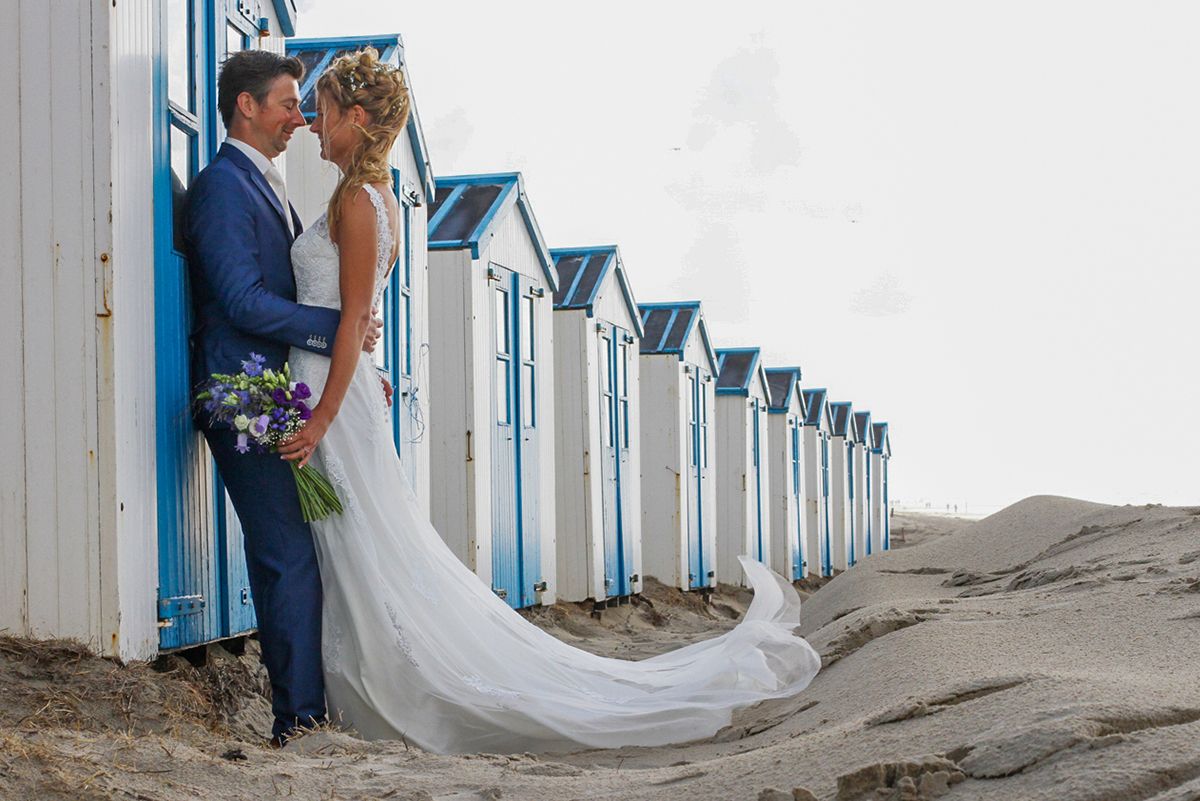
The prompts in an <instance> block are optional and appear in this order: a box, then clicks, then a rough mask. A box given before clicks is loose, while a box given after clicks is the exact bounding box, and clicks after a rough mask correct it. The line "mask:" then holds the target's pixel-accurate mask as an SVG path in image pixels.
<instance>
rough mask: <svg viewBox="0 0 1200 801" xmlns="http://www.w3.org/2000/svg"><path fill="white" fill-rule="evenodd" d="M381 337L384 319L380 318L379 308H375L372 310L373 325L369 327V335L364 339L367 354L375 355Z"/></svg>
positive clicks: (364, 348)
mask: <svg viewBox="0 0 1200 801" xmlns="http://www.w3.org/2000/svg"><path fill="white" fill-rule="evenodd" d="M381 336H383V318H382V317H380V316H379V307H378V306H374V307H372V308H371V324H370V325H368V326H367V335H366V336H365V337H363V348H362V349H363V350H364V351H365V352H367V353H374V352H375V346H376V345H377V344H379V337H381Z"/></svg>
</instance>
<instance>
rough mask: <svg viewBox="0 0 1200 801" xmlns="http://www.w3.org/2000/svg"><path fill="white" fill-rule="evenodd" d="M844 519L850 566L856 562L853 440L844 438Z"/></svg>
mask: <svg viewBox="0 0 1200 801" xmlns="http://www.w3.org/2000/svg"><path fill="white" fill-rule="evenodd" d="M846 499H847V503H846V517H847V518H848V519H849V521H850V558H849V560H848V564H850V565H851V566H853V565H854V563H855V562H857V561H858V554H857V553H855V546H854V535H855V530H854V440H852V439H850V438H849V437H847V438H846Z"/></svg>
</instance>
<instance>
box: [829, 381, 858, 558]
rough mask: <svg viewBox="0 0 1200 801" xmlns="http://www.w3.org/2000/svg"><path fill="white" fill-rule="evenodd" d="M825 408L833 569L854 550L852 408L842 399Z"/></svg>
mask: <svg viewBox="0 0 1200 801" xmlns="http://www.w3.org/2000/svg"><path fill="white" fill-rule="evenodd" d="M828 409H829V412H828V413H829V541H830V545H831V546H832V549H831V551H830V559H831V560H832V561H833V568H834V570H847V569H849V568H850V567H851V566H852V565H853V564H854V562H855V561H856V554H855V552H854V474H853V470H854V461H853V453H852V452H851V449H852V448H853V447H854V431H853V427H854V409H853V407H852V406H851V404H849V403H846V402H840V403H830V404H829V405H828Z"/></svg>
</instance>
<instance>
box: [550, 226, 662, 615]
mask: <svg viewBox="0 0 1200 801" xmlns="http://www.w3.org/2000/svg"><path fill="white" fill-rule="evenodd" d="M550 255H551V257H552V258H553V259H554V265H555V269H556V272H557V274H558V291H556V292H555V293H554V381H555V388H554V407H555V432H554V441H555V449H556V450H555V461H554V474H555V487H556V492H557V497H556V499H555V511H556V517H557V520H558V525H557V529H556V532H557V533H556V536H557V542H556V543H555V547H556V550H557V553H558V597H559V599H561V600H567V601H583V600H586V599H589V598H590V599H593V600H595V601H596V602H598V603H599V602H602V601H605V600H606V599H616V598H620V597H624V596H628V595H631V594H633V593H636V592H638V591H639V590H641V571H642V533H641V532H642V516H641V513H640V509H641V495H642V493H641V459H640V453H641V441H640V439H639V436H640V433H641V432H640V427H639V408H640V407H639V404H638V347H639V343H640V342H641V337H642V319H641V315H640V313H639V312H638V307H637V302H636V301H635V300H634V298H633V292H632V290H631V289H630V287H629V280H628V278H627V276H626V274H625V265H624V262H622V260H621V253H620V251H619V250H618V249H617V247H616V246H615V245H610V246H606V247H591V248H566V249H561V250H559V249H556V250H551V251H550Z"/></svg>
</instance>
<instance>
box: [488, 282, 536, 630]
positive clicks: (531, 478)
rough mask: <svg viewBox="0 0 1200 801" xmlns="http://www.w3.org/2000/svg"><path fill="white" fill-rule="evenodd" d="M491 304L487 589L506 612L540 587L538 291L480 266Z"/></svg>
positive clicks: (526, 601)
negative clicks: (489, 569)
mask: <svg viewBox="0 0 1200 801" xmlns="http://www.w3.org/2000/svg"><path fill="white" fill-rule="evenodd" d="M488 276H489V285H491V284H492V283H493V282H494V283H495V286H494V287H493V288H492V289H491V292H493V293H494V295H493V302H492V309H493V313H492V332H493V334H492V336H493V339H492V341H493V350H494V352H495V358H494V359H493V360H492V366H493V369H492V381H491V385H492V394H493V398H494V403H493V405H492V408H493V422H494V425H493V436H492V590H493V591H494V592H495V593H496V594H497V595H499V596H500V597H501V598H503V599H504V600H505V601H506V602H507V603H508V605H509V606H511V607H513V608H517V609H519V608H522V607H526V606H532V605H533V604H535V603H537V591H538V590H539V589H540V588H542V587H543V586H544V585H543V584H542V578H541V548H540V541H539V533H538V532H539V529H538V518H539V515H540V504H539V500H540V499H539V498H538V496H537V493H538V488H539V475H540V474H539V465H538V459H537V446H538V438H537V432H538V428H539V426H540V424H541V421H539V420H538V419H537V415H536V408H537V404H536V401H537V392H538V388H537V363H538V360H539V359H540V358H541V354H540V353H538V352H537V349H536V328H535V324H536V314H535V304H536V302H537V299H538V298H539V297H540V290H538V289H536V288H535V287H534V286H533V284H532V282H531V281H530V280H529V279H528V278H526V277H524V276H522V275H520V274H519V273H516V272H514V271H512V270H508V269H506V268H504V267H501V266H499V265H496V264H493V265H491V266H489V267H488Z"/></svg>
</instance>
